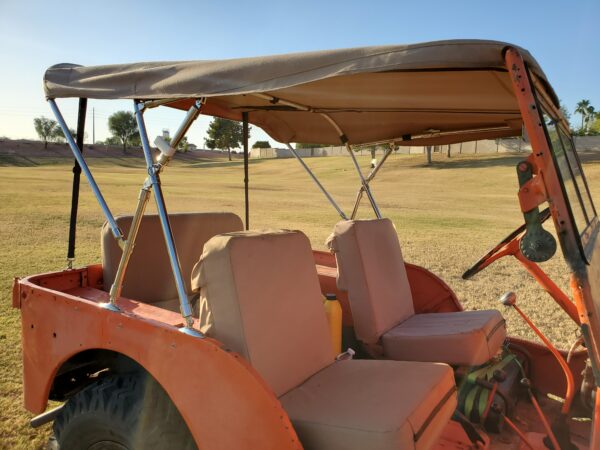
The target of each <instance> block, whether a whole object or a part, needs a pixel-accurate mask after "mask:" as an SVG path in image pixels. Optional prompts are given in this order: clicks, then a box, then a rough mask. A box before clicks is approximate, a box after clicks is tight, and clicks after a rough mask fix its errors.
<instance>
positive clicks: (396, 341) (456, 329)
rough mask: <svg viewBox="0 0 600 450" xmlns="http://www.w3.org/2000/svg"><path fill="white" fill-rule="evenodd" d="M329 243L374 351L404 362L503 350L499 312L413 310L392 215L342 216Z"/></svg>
mask: <svg viewBox="0 0 600 450" xmlns="http://www.w3.org/2000/svg"><path fill="white" fill-rule="evenodd" d="M328 245H329V247H330V249H331V250H332V251H333V252H334V253H335V256H336V261H337V266H338V279H337V284H338V288H339V289H340V290H343V291H347V292H348V300H349V302H350V306H351V309H352V317H353V319H354V327H355V332H356V336H357V338H358V339H359V340H360V341H362V342H363V343H364V344H365V346H366V347H367V348H368V349H370V350H371V351H372V353H374V354H377V355H378V356H380V354H381V353H382V356H383V358H386V359H394V360H400V361H431V362H444V363H447V364H452V365H457V366H458V365H467V366H477V365H481V364H484V363H486V362H487V361H489V360H490V359H491V358H492V357H493V356H494V355H495V354H496V353H497V352H498V350H499V349H500V347H501V345H502V342H503V341H504V339H505V338H506V326H505V322H504V318H503V317H502V314H501V313H500V312H499V311H496V310H482V311H460V312H450V313H432V314H415V310H414V307H413V299H412V294H411V290H410V285H409V283H408V277H407V274H406V268H405V266H404V259H403V258H402V251H401V249H400V243H399V241H398V235H397V234H396V230H395V229H394V225H393V224H392V222H391V221H390V220H389V219H375V220H346V221H341V222H339V223H337V224H336V226H335V229H334V232H333V235H332V236H331V237H330V239H329V240H328ZM432 251H433V250H432Z"/></svg>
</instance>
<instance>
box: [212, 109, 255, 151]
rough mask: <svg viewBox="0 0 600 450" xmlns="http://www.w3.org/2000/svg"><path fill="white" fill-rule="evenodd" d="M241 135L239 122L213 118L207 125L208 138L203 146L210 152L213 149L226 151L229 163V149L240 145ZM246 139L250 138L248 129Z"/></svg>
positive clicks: (241, 130)
mask: <svg viewBox="0 0 600 450" xmlns="http://www.w3.org/2000/svg"><path fill="white" fill-rule="evenodd" d="M242 133H243V129H242V124H241V123H240V122H235V121H233V120H227V119H222V118H220V117H215V118H213V120H212V122H211V123H210V124H209V125H208V131H207V132H206V134H207V135H208V137H207V138H205V139H204V144H205V145H206V146H207V147H208V148H209V149H211V150H214V149H215V148H218V149H221V150H225V149H227V155H228V157H229V161H231V149H232V148H238V147H240V146H241V145H242V140H243V136H242ZM248 137H250V129H248Z"/></svg>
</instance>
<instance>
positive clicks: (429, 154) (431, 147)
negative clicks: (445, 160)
mask: <svg viewBox="0 0 600 450" xmlns="http://www.w3.org/2000/svg"><path fill="white" fill-rule="evenodd" d="M432 151H433V146H431V145H427V146H426V147H425V153H426V154H427V165H428V166H429V165H431V152H432Z"/></svg>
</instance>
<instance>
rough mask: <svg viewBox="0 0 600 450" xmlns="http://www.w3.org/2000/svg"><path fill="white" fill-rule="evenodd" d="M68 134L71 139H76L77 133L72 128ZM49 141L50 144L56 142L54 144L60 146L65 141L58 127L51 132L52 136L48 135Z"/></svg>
mask: <svg viewBox="0 0 600 450" xmlns="http://www.w3.org/2000/svg"><path fill="white" fill-rule="evenodd" d="M69 133H71V136H72V137H73V139H76V136H77V132H76V131H75V130H74V129H73V128H69ZM50 140H51V141H52V142H56V143H61V144H62V143H63V142H65V141H66V140H67V139H66V137H65V134H64V133H63V130H62V128H61V127H59V126H56V127H54V129H53V130H52V134H51V135H50Z"/></svg>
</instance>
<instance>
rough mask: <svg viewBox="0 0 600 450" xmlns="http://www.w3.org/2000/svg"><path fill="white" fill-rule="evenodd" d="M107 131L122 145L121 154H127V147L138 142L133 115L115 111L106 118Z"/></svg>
mask: <svg viewBox="0 0 600 450" xmlns="http://www.w3.org/2000/svg"><path fill="white" fill-rule="evenodd" d="M108 129H109V130H110V132H111V133H112V135H113V137H115V138H117V139H118V140H119V141H120V143H122V144H123V153H126V152H127V146H128V145H130V146H131V145H134V143H135V142H136V140H137V141H138V142H139V134H138V131H137V124H136V121H135V117H134V115H133V113H131V112H128V111H117V112H116V113H114V114H113V115H112V116H110V117H109V118H108Z"/></svg>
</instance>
